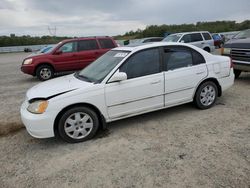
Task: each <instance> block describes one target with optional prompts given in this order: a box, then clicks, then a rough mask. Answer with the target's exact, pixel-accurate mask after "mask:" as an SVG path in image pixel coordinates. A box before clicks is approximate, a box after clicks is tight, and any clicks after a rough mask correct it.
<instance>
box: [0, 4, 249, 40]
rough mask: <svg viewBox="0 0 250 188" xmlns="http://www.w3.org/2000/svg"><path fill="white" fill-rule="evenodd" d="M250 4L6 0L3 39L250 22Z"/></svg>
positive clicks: (0, 16) (0, 21) (0, 11)
mask: <svg viewBox="0 0 250 188" xmlns="http://www.w3.org/2000/svg"><path fill="white" fill-rule="evenodd" d="M249 8H250V0H209V1H208V0H91V1H88V0H0V35H9V34H10V33H15V34H16V35H32V36H41V35H49V31H48V27H50V28H51V32H52V33H53V32H54V31H53V29H52V28H54V27H56V28H57V32H56V34H57V35H58V36H64V35H67V36H93V35H117V34H124V33H125V32H127V31H130V30H137V29H138V28H140V29H144V28H145V27H146V26H147V25H152V24H157V25H158V24H183V23H196V22H198V21H216V20H235V21H237V22H241V21H244V20H246V19H250V11H249Z"/></svg>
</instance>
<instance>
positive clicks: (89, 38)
mask: <svg viewBox="0 0 250 188" xmlns="http://www.w3.org/2000/svg"><path fill="white" fill-rule="evenodd" d="M105 38H107V39H110V38H112V37H109V36H90V37H77V38H72V39H66V40H63V41H61V42H71V41H79V40H94V39H105Z"/></svg>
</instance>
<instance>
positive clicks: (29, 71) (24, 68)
mask: <svg viewBox="0 0 250 188" xmlns="http://www.w3.org/2000/svg"><path fill="white" fill-rule="evenodd" d="M21 71H22V72H23V73H25V74H30V75H35V67H34V65H22V66H21Z"/></svg>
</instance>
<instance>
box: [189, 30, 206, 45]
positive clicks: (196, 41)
mask: <svg viewBox="0 0 250 188" xmlns="http://www.w3.org/2000/svg"><path fill="white" fill-rule="evenodd" d="M190 36H191V42H190V44H192V45H195V46H197V47H199V48H203V45H204V43H205V42H204V40H203V37H202V35H201V33H192V34H190Z"/></svg>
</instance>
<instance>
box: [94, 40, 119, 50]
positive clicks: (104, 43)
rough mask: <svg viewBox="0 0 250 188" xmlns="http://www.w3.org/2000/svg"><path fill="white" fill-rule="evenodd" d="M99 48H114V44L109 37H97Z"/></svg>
mask: <svg viewBox="0 0 250 188" xmlns="http://www.w3.org/2000/svg"><path fill="white" fill-rule="evenodd" d="M98 41H99V43H100V45H101V48H104V49H107V48H114V47H115V45H114V43H113V41H112V40H111V39H98Z"/></svg>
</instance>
